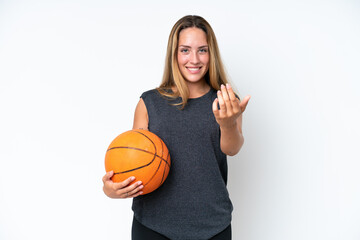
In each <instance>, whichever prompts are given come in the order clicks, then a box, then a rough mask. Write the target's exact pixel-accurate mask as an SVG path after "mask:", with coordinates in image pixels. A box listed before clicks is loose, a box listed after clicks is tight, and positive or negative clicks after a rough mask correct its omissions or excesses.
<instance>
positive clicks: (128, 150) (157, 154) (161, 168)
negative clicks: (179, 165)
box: [105, 129, 170, 194]
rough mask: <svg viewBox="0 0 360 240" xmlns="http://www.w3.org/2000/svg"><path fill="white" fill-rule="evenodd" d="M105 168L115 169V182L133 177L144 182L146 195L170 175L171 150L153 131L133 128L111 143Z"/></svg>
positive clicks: (107, 170) (106, 156)
mask: <svg viewBox="0 0 360 240" xmlns="http://www.w3.org/2000/svg"><path fill="white" fill-rule="evenodd" d="M105 170H106V172H109V171H111V170H112V171H114V175H113V177H112V181H114V182H121V181H124V180H125V179H127V178H129V177H131V176H134V177H135V180H134V181H142V183H143V185H144V188H143V189H142V191H143V194H147V193H150V192H152V191H154V190H155V189H157V188H158V187H160V185H161V184H163V183H164V181H165V179H166V177H167V176H168V174H169V170H170V154H169V150H168V148H167V147H166V145H165V143H164V142H163V141H162V140H161V139H160V138H159V137H158V136H156V135H155V134H154V133H152V132H149V131H146V130H140V129H137V130H130V131H127V132H124V133H122V134H120V135H119V136H117V137H116V138H115V139H114V140H113V141H112V142H111V144H110V146H109V147H108V149H107V151H106V155H105Z"/></svg>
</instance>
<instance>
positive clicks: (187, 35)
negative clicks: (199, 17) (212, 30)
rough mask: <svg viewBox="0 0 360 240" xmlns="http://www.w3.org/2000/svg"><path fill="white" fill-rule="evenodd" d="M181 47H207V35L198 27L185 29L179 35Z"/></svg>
mask: <svg viewBox="0 0 360 240" xmlns="http://www.w3.org/2000/svg"><path fill="white" fill-rule="evenodd" d="M179 45H188V46H192V45H207V40H206V33H205V32H204V31H203V30H202V29H200V28H197V27H190V28H185V29H183V30H181V32H180V34H179Z"/></svg>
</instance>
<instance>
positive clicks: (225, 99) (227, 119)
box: [213, 84, 250, 156]
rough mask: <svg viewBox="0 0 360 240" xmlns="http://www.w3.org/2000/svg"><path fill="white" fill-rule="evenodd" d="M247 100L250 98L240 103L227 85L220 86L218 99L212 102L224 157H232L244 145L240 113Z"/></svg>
mask: <svg viewBox="0 0 360 240" xmlns="http://www.w3.org/2000/svg"><path fill="white" fill-rule="evenodd" d="M249 100H250V96H246V97H245V98H244V99H243V100H242V101H241V102H240V100H239V99H238V98H236V96H235V93H234V92H233V90H232V88H231V86H230V85H229V84H228V85H227V86H226V87H225V86H223V85H222V86H221V91H220V90H219V91H218V97H217V99H215V101H214V102H213V112H214V115H215V118H216V121H217V123H218V124H219V126H220V131H221V137H220V148H221V151H222V152H223V153H225V154H226V155H230V156H234V155H235V154H237V153H238V152H239V151H240V149H241V147H242V145H243V144H244V136H243V134H242V113H243V112H244V111H245V109H246V105H247V104H248V102H249ZM218 104H219V106H220V109H218Z"/></svg>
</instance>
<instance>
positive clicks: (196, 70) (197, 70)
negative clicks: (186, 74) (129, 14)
mask: <svg viewBox="0 0 360 240" xmlns="http://www.w3.org/2000/svg"><path fill="white" fill-rule="evenodd" d="M186 69H188V70H189V71H190V72H191V73H198V72H200V69H201V67H186Z"/></svg>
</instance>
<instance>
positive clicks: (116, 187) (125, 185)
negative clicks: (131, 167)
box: [103, 98, 149, 198]
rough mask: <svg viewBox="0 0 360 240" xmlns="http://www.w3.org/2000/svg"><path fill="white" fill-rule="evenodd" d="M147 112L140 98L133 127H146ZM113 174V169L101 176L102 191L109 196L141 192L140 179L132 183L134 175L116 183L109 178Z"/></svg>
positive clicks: (122, 195) (120, 196)
mask: <svg viewBox="0 0 360 240" xmlns="http://www.w3.org/2000/svg"><path fill="white" fill-rule="evenodd" d="M148 122H149V119H148V114H147V110H146V106H145V103H144V101H143V100H142V99H141V98H140V101H139V103H138V104H137V106H136V109H135V115H134V125H133V129H144V130H147V129H148ZM113 175H114V172H113V171H110V172H107V173H106V174H105V175H104V177H103V183H104V186H103V191H104V193H105V194H106V196H108V197H110V198H134V197H137V196H139V195H141V194H142V193H143V192H142V191H141V189H143V187H144V186H143V185H142V182H141V181H137V182H135V183H132V182H133V181H134V180H135V177H129V178H128V179H126V180H124V181H122V182H119V183H116V182H113V181H112V180H111V177H112V176H113Z"/></svg>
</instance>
